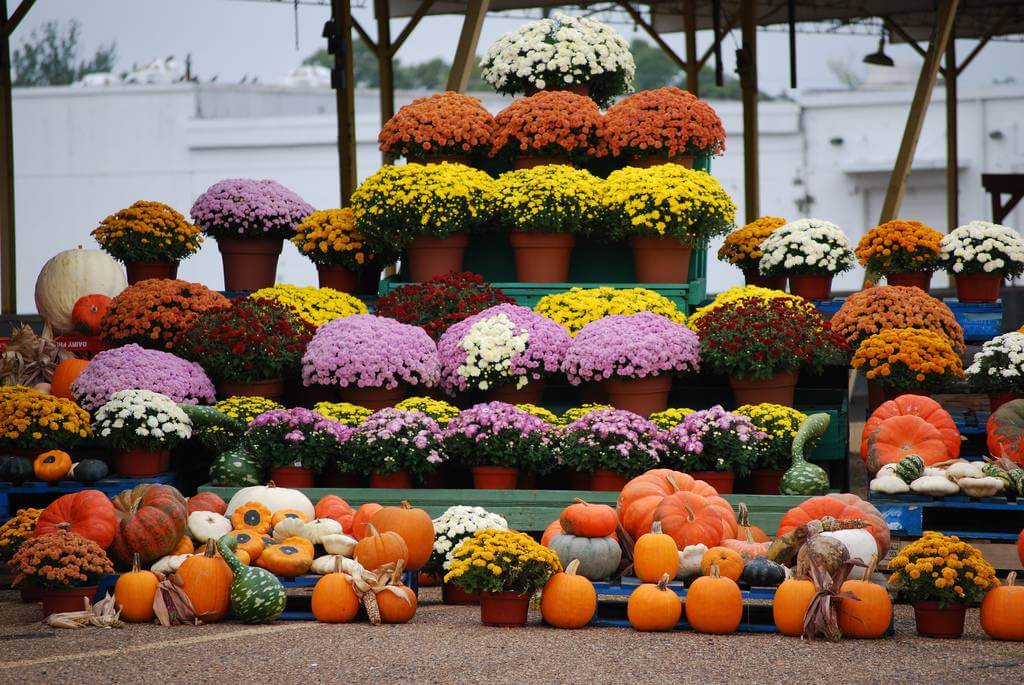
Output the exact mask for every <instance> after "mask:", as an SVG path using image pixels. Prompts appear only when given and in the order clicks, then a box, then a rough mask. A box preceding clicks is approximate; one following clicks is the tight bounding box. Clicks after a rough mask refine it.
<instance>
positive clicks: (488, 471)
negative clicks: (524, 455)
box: [473, 466, 519, 490]
mask: <svg viewBox="0 0 1024 685" xmlns="http://www.w3.org/2000/svg"><path fill="white" fill-rule="evenodd" d="M518 483H519V469H517V468H516V467H514V466H474V467H473V487H474V488H476V489H477V490H515V489H516V485H517V484H518Z"/></svg>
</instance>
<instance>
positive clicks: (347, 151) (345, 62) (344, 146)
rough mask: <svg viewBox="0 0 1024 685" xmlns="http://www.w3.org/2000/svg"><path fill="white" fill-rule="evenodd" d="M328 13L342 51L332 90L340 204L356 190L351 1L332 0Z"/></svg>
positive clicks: (343, 204) (346, 203) (343, 205)
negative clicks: (336, 82)
mask: <svg viewBox="0 0 1024 685" xmlns="http://www.w3.org/2000/svg"><path fill="white" fill-rule="evenodd" d="M331 16H332V17H333V18H334V26H335V29H336V31H337V32H338V33H337V36H336V38H337V45H338V50H339V51H341V70H342V74H341V75H342V81H343V83H341V84H339V85H340V87H339V88H336V89H335V91H334V92H335V95H336V101H337V106H338V182H339V186H340V191H341V192H340V195H341V206H342V207H345V206H347V205H348V203H349V199H350V198H351V197H352V193H353V192H355V189H356V173H357V172H356V128H355V121H356V113H355V109H356V107H355V83H354V80H355V79H354V77H353V69H352V5H351V2H350V0H331Z"/></svg>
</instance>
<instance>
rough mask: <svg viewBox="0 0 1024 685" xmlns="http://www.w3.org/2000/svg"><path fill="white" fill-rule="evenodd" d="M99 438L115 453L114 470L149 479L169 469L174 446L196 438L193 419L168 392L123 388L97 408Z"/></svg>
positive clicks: (94, 426) (95, 422)
mask: <svg viewBox="0 0 1024 685" xmlns="http://www.w3.org/2000/svg"><path fill="white" fill-rule="evenodd" d="M92 429H93V433H94V434H95V435H96V439H97V440H99V441H100V443H102V444H103V445H105V446H107V447H109V448H110V449H111V450H113V452H114V471H116V472H117V473H118V474H120V475H122V476H127V477H129V478H148V477H151V476H155V475H158V474H160V473H162V472H163V471H166V470H167V468H168V466H170V462H171V448H172V447H174V446H175V445H176V444H178V443H179V442H182V441H184V440H188V439H189V438H191V437H192V421H190V420H189V418H188V416H187V415H186V414H185V412H184V411H182V410H181V408H180V407H178V405H177V404H176V403H175V402H174V400H172V399H171V398H170V397H168V396H167V395H161V394H160V393H158V392H153V391H152V390H119V391H118V392H115V393H114V394H113V395H112V396H111V398H110V400H109V401H108V402H107V403H106V404H104V405H103V406H102V407H100V408H99V409H97V410H96V413H95V414H94V415H93V419H92Z"/></svg>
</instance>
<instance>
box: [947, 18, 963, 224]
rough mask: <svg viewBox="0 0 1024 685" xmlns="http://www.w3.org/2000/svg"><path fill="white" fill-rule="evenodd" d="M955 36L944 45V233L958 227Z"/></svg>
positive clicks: (958, 182) (958, 170)
mask: <svg viewBox="0 0 1024 685" xmlns="http://www.w3.org/2000/svg"><path fill="white" fill-rule="evenodd" d="M956 81H957V68H956V36H955V35H951V36H950V37H949V42H948V43H946V232H947V233H948V232H949V231H952V230H953V229H954V228H956V227H957V226H959V225H960V165H959V160H958V158H957V118H956V100H957V95H956V90H957V89H956V85H957V84H956Z"/></svg>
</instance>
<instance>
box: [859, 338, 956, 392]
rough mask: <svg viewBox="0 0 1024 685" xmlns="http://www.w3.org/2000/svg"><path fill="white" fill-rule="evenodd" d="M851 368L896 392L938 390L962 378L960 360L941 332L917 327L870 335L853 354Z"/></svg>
mask: <svg viewBox="0 0 1024 685" xmlns="http://www.w3.org/2000/svg"><path fill="white" fill-rule="evenodd" d="M852 364H853V368H855V369H861V368H863V369H864V371H865V374H866V375H867V377H868V380H874V381H879V382H881V383H883V384H884V385H887V386H890V387H893V388H896V389H898V390H912V389H914V388H920V387H922V386H925V387H942V386H944V385H947V384H948V383H949V382H950V381H953V380H958V379H961V378H963V377H964V365H963V360H962V359H960V355H959V354H957V353H956V352H954V351H953V347H952V345H950V344H949V339H948V338H946V337H945V336H944V335H942V334H941V333H936V332H934V331H927V330H922V329H920V328H889V329H886V330H884V331H881V332H880V333H878V334H876V335H872V336H871V337H869V338H867V339H866V340H865V341H864V342H862V343H861V344H860V345H859V346H858V347H857V351H856V352H854V353H853V362H852Z"/></svg>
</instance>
